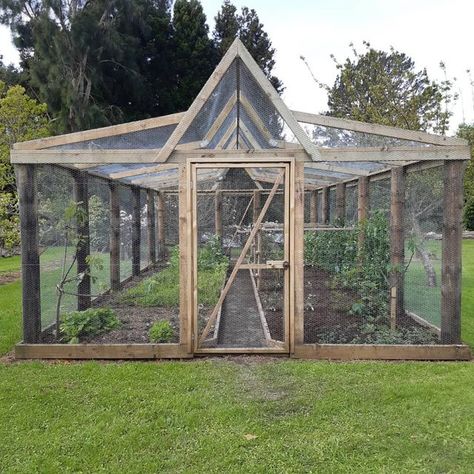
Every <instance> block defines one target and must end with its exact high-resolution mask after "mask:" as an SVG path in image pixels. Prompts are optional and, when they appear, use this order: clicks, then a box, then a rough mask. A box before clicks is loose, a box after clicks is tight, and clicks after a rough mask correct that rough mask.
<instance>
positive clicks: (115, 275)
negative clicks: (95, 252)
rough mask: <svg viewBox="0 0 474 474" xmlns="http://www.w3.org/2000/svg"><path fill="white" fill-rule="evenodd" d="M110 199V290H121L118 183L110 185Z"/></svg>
mask: <svg viewBox="0 0 474 474" xmlns="http://www.w3.org/2000/svg"><path fill="white" fill-rule="evenodd" d="M109 199H110V288H111V289H112V291H118V290H119V289H120V198H119V194H118V185H117V183H114V182H110V183H109Z"/></svg>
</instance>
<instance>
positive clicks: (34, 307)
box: [15, 165, 41, 344]
mask: <svg viewBox="0 0 474 474" xmlns="http://www.w3.org/2000/svg"><path fill="white" fill-rule="evenodd" d="M15 172H16V179H17V188H18V198H19V203H20V231H21V278H22V282H23V286H22V303H23V342H25V343H28V344H30V343H36V342H39V341H40V338H41V294H40V259H39V242H38V241H39V238H38V232H39V228H38V201H37V195H38V193H37V183H36V169H35V166H34V165H15Z"/></svg>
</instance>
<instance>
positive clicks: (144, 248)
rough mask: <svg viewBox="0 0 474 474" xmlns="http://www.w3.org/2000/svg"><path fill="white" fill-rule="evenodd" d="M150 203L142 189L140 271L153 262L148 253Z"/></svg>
mask: <svg viewBox="0 0 474 474" xmlns="http://www.w3.org/2000/svg"><path fill="white" fill-rule="evenodd" d="M147 229H148V202H147V192H146V190H144V189H140V270H143V269H145V268H146V267H147V266H148V265H149V264H150V263H151V262H150V259H149V253H148V248H149V246H148V231H147Z"/></svg>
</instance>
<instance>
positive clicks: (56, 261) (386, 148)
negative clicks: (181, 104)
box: [11, 40, 470, 360]
mask: <svg viewBox="0 0 474 474" xmlns="http://www.w3.org/2000/svg"><path fill="white" fill-rule="evenodd" d="M469 156H470V155H469V147H468V146H467V145H466V142H465V140H463V139H460V138H451V137H446V136H441V135H435V134H429V133H425V132H419V131H410V130H404V129H399V128H394V127H389V126H382V125H373V124H366V123H363V122H357V121H353V120H347V119H340V118H334V117H328V116H323V115H317V114H311V113H305V112H299V111H291V110H289V109H288V108H287V107H286V105H285V104H284V102H283V101H282V99H281V98H280V96H279V95H278V93H277V92H276V91H275V89H274V88H273V87H272V85H271V84H270V82H269V81H268V79H267V78H266V76H265V74H264V73H263V72H262V71H261V70H260V69H259V68H258V66H257V65H256V63H255V61H254V60H253V59H252V57H251V56H250V54H249V53H248V51H247V50H246V49H245V48H244V46H243V45H242V43H241V42H240V41H239V40H236V41H235V42H234V43H233V44H232V46H231V47H230V48H229V50H228V52H227V53H226V54H225V56H224V58H223V59H222V61H221V63H220V64H219V65H218V66H217V69H216V71H215V72H214V73H213V75H212V76H211V77H210V78H209V80H208V82H207V83H206V85H205V86H204V88H203V89H202V90H201V92H200V93H199V95H198V98H197V99H196V100H195V101H194V102H193V104H192V105H191V106H190V108H189V109H188V110H187V111H186V112H183V113H180V114H173V115H167V116H163V117H157V118H152V119H147V120H144V121H139V122H132V123H128V124H123V125H117V126H112V127H107V128H103V129H95V130H90V131H87V132H78V133H73V134H69V135H61V136H57V137H51V138H45V139H41V140H33V141H30V142H23V143H18V144H16V145H15V147H14V149H13V151H12V153H11V160H12V163H13V164H14V165H15V166H16V172H17V177H18V190H19V202H20V216H21V233H22V252H23V279H24V285H23V288H24V289H23V322H24V339H23V342H22V343H20V344H18V345H17V347H16V355H17V357H19V358H27V357H29V358H185V357H193V356H194V355H197V354H215V353H224V354H232V353H244V354H246V353H261V354H286V355H289V356H293V357H302V358H329V359H361V358H363V359H425V360H433V359H434V360H440V359H466V358H469V357H470V352H469V349H468V347H467V346H465V345H463V344H462V334H461V331H460V327H461V326H460V320H461V306H460V297H461V280H460V276H461V243H462V231H463V227H462V207H463V196H462V184H463V171H464V162H465V161H466V160H468V159H469Z"/></svg>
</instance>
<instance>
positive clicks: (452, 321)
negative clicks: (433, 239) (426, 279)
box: [441, 161, 464, 344]
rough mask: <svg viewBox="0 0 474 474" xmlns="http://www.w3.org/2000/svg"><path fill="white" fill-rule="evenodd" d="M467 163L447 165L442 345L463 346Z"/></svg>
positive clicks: (442, 284)
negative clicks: (465, 165) (465, 183)
mask: <svg viewBox="0 0 474 474" xmlns="http://www.w3.org/2000/svg"><path fill="white" fill-rule="evenodd" d="M463 174H464V162H462V161H445V163H444V203H443V243H442V265H441V343H443V344H459V343H460V342H461V268H462V261H461V250H462V220H461V219H462V208H463Z"/></svg>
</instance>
